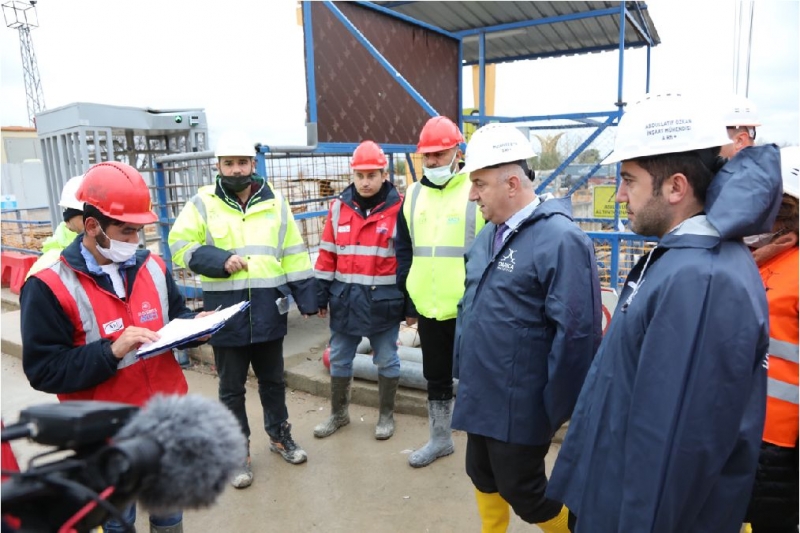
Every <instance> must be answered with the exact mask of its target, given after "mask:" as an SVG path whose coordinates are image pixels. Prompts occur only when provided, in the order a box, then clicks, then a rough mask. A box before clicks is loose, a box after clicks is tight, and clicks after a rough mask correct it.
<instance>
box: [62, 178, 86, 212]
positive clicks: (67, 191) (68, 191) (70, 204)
mask: <svg viewBox="0 0 800 533" xmlns="http://www.w3.org/2000/svg"><path fill="white" fill-rule="evenodd" d="M82 181H83V176H75V177H72V178H70V179H69V180H67V183H65V184H64V188H63V189H61V200H59V202H58V205H60V206H61V207H63V208H64V209H77V210H78V211H83V202H81V201H79V200H78V199H77V198H76V197H75V193H77V192H78V187H80V186H81V182H82Z"/></svg>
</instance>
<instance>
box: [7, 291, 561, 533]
mask: <svg viewBox="0 0 800 533" xmlns="http://www.w3.org/2000/svg"><path fill="white" fill-rule="evenodd" d="M3 296H4V305H3V310H4V312H3V314H2V315H0V318H1V319H2V323H1V324H0V328H2V329H1V330H0V334H1V336H2V351H3V355H2V383H1V385H2V393H1V396H0V400H1V401H0V406H1V407H2V416H3V418H4V420H5V421H6V422H14V421H15V420H16V418H17V415H18V413H19V410H20V409H22V408H24V407H26V406H29V405H35V404H38V403H44V402H54V401H56V399H55V396H53V395H50V394H45V393H41V392H38V391H35V390H33V389H32V388H31V387H30V385H29V384H28V381H27V379H26V378H25V376H24V374H23V372H22V368H21V362H20V360H19V359H18V357H19V354H20V349H21V346H20V342H19V312H18V311H14V305H13V300H14V298H12V296H13V295H10V293H8V290H7V289H3ZM290 320H291V322H290V326H289V331H290V333H289V335H288V336H287V338H286V342H285V350H284V351H285V354H286V368H287V370H286V378H287V385H288V387H287V395H286V396H287V405H288V408H289V415H290V416H289V419H290V421H291V423H292V425H293V428H292V434H293V436H294V438H295V440H296V441H297V442H298V443H299V444H300V445H301V446H303V448H305V450H306V451H307V452H308V455H309V460H308V462H307V463H306V464H303V465H299V466H293V465H289V464H288V463H285V462H284V461H283V460H282V459H281V458H280V457H279V456H278V455H277V454H274V453H270V452H269V448H268V444H269V443H268V438H267V435H266V433H265V432H264V431H260V430H256V428H258V427H259V423H258V421H259V420H261V416H262V412H261V406H260V404H259V401H258V394H257V390H256V388H255V383H251V384H250V385H251V386H250V387H249V388H248V394H247V398H246V403H247V411H248V417H249V419H250V423H251V427H252V428H253V429H254V433H253V435H252V436H251V443H252V444H251V450H252V458H253V469H254V472H255V481H254V483H253V485H252V486H251V487H250V488H248V489H245V490H235V489H233V488H232V487H229V488H228V489H226V491H225V492H224V493H223V495H222V496H221V497H220V499H219V502H218V503H217V505H215V506H213V507H211V508H210V509H204V510H193V511H187V512H186V514H185V518H184V524H185V529H186V531H187V532H190V531H202V532H229V531H230V532H245V533H249V532H253V533H256V532H262V531H287V532H307V531H308V532H316V531H320V532H321V531H325V532H340V531H341V532H345V531H346V532H353V531H371V532H376V533H382V532H385V533H390V532H430V533H437V532H456V531H458V532H462V531H480V523H479V519H478V515H477V510H476V505H475V498H474V493H473V487H472V484H471V482H470V480H469V478H468V477H467V475H466V474H465V472H464V451H465V446H466V435H465V434H464V433H462V432H460V431H456V432H454V435H453V438H454V440H455V443H456V452H455V453H454V454H453V455H452V456H450V457H447V458H443V459H440V460H438V461H436V462H435V463H433V464H432V465H430V466H428V467H426V468H422V469H414V468H411V467H409V466H408V463H407V459H408V458H407V456H408V454H409V453H410V452H411V450H412V449H414V448H417V447H419V446H420V445H422V444H423V443H424V442H425V441H426V440H427V437H428V423H427V417H425V416H424V415H425V395H424V393H423V392H422V391H416V390H407V389H401V391H399V397H398V413H414V414H420V415H423V416H409V415H408V414H397V415H396V424H397V430H396V432H395V435H394V436H393V437H392V438H391V439H389V440H388V441H376V440H375V439H374V437H373V432H374V426H375V423H376V422H377V418H378V413H377V409H376V408H375V407H374V406H375V405H377V387H376V386H375V385H374V384H372V383H369V382H364V381H361V380H357V381H356V383H355V386H354V393H353V399H354V403H356V404H359V403H360V404H361V405H352V406H351V409H350V413H351V424H350V425H349V426H347V427H345V428H343V429H341V430H339V431H338V432H337V433H336V434H335V435H333V436H331V437H328V438H327V439H315V438H314V437H313V427H314V425H316V424H317V423H319V422H320V421H322V420H323V419H324V418H325V417H326V416H327V414H328V411H329V403H328V400H327V398H326V397H325V396H324V395H327V394H328V387H329V385H328V383H329V381H328V380H329V378H328V374H327V372H326V371H325V370H324V367H323V366H322V363H321V361H320V359H321V357H322V350H323V347H324V345H325V343H326V341H327V337H328V331H327V326H326V321H323V320H320V319H317V318H316V317H311V318H309V319H302V317H299V316H292V317H290ZM6 350H9V352H12V353H9V352H6ZM15 355H16V357H14V356H15ZM195 357H197V359H198V360H200V361H202V360H203V359H204V358H206V359H207V357H208V354H207V353H206V354H203V353H202V352H201V353H197V354H195ZM185 374H186V378H187V380H188V382H189V389H190V391H192V392H193V393H197V394H202V395H204V396H206V397H209V398H216V396H217V391H216V389H217V384H216V383H217V382H216V376H215V374H214V372H213V368H212V367H211V366H209V365H207V364H203V363H201V362H198V361H195V364H194V366H193V368H192V370H189V371H186V372H185ZM308 392H311V393H313V394H309V393H308ZM314 394H316V395H314ZM13 447H14V450H15V452H16V453H17V455H18V457H19V458H20V459H21V464H22V467H23V469H25V461H26V460H27V459H29V458H30V457H32V456H33V455H34V454H35V453H37V452H39V451H41V450H42V447H41V446H39V445H36V444H32V443H29V442H25V441H17V442H14V443H13ZM558 447H559V446H558V444H554V445H553V446H552V447H551V452H550V455H548V459H547V465H548V471H549V468H551V467H552V462H553V461H554V460H555V455H556V453H557V451H558ZM176 490H180V487H176ZM136 525H137V528H138V530H139V531H147V519H146V515H145V514H144V513H143V512H140V513H139V518H138V519H137V524H136ZM528 531H531V532H533V531H539V528H537V527H536V526H532V525H529V524H526V523H524V522H522V521H521V520H520V519H519V518H517V517H516V516H514V517H512V521H511V525H510V527H509V532H511V533H520V532H528Z"/></svg>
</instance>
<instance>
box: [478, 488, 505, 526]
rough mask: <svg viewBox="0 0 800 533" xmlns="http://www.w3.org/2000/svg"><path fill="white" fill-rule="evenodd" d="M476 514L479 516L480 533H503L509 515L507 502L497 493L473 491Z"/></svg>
mask: <svg viewBox="0 0 800 533" xmlns="http://www.w3.org/2000/svg"><path fill="white" fill-rule="evenodd" d="M475 499H476V500H477V501H478V513H479V514H480V515H481V533H505V532H506V530H507V529H508V521H509V520H510V518H511V514H510V511H509V508H508V502H507V501H505V500H504V499H503V497H502V496H500V493H499V492H491V493H489V492H481V491H479V490H478V489H475Z"/></svg>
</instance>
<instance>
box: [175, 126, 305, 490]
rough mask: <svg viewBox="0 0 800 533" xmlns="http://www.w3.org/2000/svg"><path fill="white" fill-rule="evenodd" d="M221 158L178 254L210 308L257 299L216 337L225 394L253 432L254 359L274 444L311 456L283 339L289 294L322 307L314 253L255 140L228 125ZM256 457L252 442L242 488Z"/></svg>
mask: <svg viewBox="0 0 800 533" xmlns="http://www.w3.org/2000/svg"><path fill="white" fill-rule="evenodd" d="M215 155H216V157H217V169H218V171H219V174H218V175H217V177H216V180H215V183H214V184H213V185H208V186H205V187H201V188H200V190H199V191H198V192H197V194H196V195H195V196H194V197H193V198H192V199H191V200H189V201H188V202H187V203H186V205H185V206H184V208H183V210H182V211H181V213H180V214H179V215H178V218H177V219H176V220H175V225H174V226H173V227H172V230H171V231H170V234H169V245H170V250H171V252H172V258H173V261H174V262H175V263H176V264H177V265H179V266H183V267H186V268H188V269H189V270H191V271H192V272H194V273H196V274H198V275H199V276H200V280H201V282H202V288H203V304H204V306H205V309H215V308H216V307H217V306H223V307H226V306H230V305H233V304H236V303H239V302H241V301H244V300H249V301H250V307H249V308H248V309H247V310H245V311H244V312H242V313H238V314H236V315H235V316H234V317H232V318H231V319H230V320H228V322H227V323H226V324H225V326H224V327H223V328H222V329H221V330H219V331H218V332H217V333H215V334H214V336H213V337H212V338H211V341H210V344H211V345H212V347H213V349H214V363H215V364H216V367H217V372H218V374H219V399H220V401H221V402H222V403H223V404H224V405H226V406H227V407H228V408H229V409H230V410H231V411H232V412H233V414H234V415H235V416H236V418H237V419H238V421H239V424H240V425H241V427H242V431H243V432H244V434H245V436H246V437H248V439H249V437H250V426H249V425H248V421H247V413H246V411H245V383H246V381H247V372H248V368H249V367H250V365H251V364H252V366H253V371H254V372H255V375H256V378H257V379H258V394H259V397H260V399H261V407H262V408H263V410H264V429H265V430H266V432H267V434H268V435H269V439H270V450H271V451H273V452H276V453H279V454H280V455H281V456H282V457H283V459H284V460H286V461H287V462H289V463H291V464H299V463H303V462H305V461H306V459H307V455H306V452H305V451H304V450H303V449H302V448H301V447H300V446H299V445H298V444H297V443H296V442H295V441H294V439H293V438H292V434H291V425H290V424H289V422H288V419H289V413H288V410H287V408H286V382H285V381H284V376H283V338H284V337H285V336H286V330H287V320H286V318H287V313H288V311H289V301H288V298H289V296H290V295H291V296H292V297H293V298H294V301H295V303H296V304H297V307H298V308H299V310H300V312H301V313H302V314H303V315H311V314H316V313H317V293H316V281H315V279H314V271H313V270H312V268H311V259H310V258H309V255H308V250H307V249H306V245H305V244H304V242H303V238H302V236H301V234H300V230H299V229H298V227H297V224H296V222H295V220H294V218H293V217H292V212H291V209H290V207H289V202H288V201H287V200H286V199H285V198H284V197H283V196H281V195H280V193H278V192H277V191H275V190H274V189H273V188H272V187H270V185H269V184H268V183H267V181H266V180H265V179H264V178H263V177H261V176H259V175H257V174H256V173H255V157H254V155H255V148H254V143H252V142H249V141H248V139H247V137H245V136H244V135H242V134H240V133H237V132H229V133H226V134H224V135H223V136H222V137H221V138H220V139H219V142H218V144H217V147H216V151H215ZM248 448H249V444H248ZM250 464H251V463H250V453H249V449H248V454H247V460H246V462H245V463H244V464H243V465H242V467H241V468H240V469H239V470H238V471H237V472H235V474H234V476H233V479H232V484H233V486H234V487H236V488H244V487H248V486H250V484H251V483H252V481H253V472H252V469H251V466H250Z"/></svg>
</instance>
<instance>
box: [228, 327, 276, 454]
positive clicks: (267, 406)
mask: <svg viewBox="0 0 800 533" xmlns="http://www.w3.org/2000/svg"><path fill="white" fill-rule="evenodd" d="M214 364H216V365H217V373H218V374H219V401H220V402H222V404H223V405H225V406H226V407H227V408H228V409H230V410H231V412H232V413H233V415H234V416H235V417H236V419H237V420H238V421H239V424H240V425H241V426H242V432H243V433H244V435H245V437H247V438H250V426H249V424H248V423H247V412H246V411H245V403H244V393H245V383H246V382H247V371H248V369H249V367H250V365H253V372H255V374H256V378H257V379H258V395H259V397H260V398H261V407H262V408H263V410H264V429H265V430H266V431H267V433H268V434H269V435H270V437H273V438H275V439H277V438H278V435H279V433H280V427H281V425H282V424H283V423H284V422H286V421H287V420H288V419H289V412H288V410H287V409H286V382H285V381H284V380H283V338H282V337H281V338H280V339H277V340H274V341H268V342H259V343H255V344H251V345H249V346H236V347H218V346H214Z"/></svg>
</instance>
